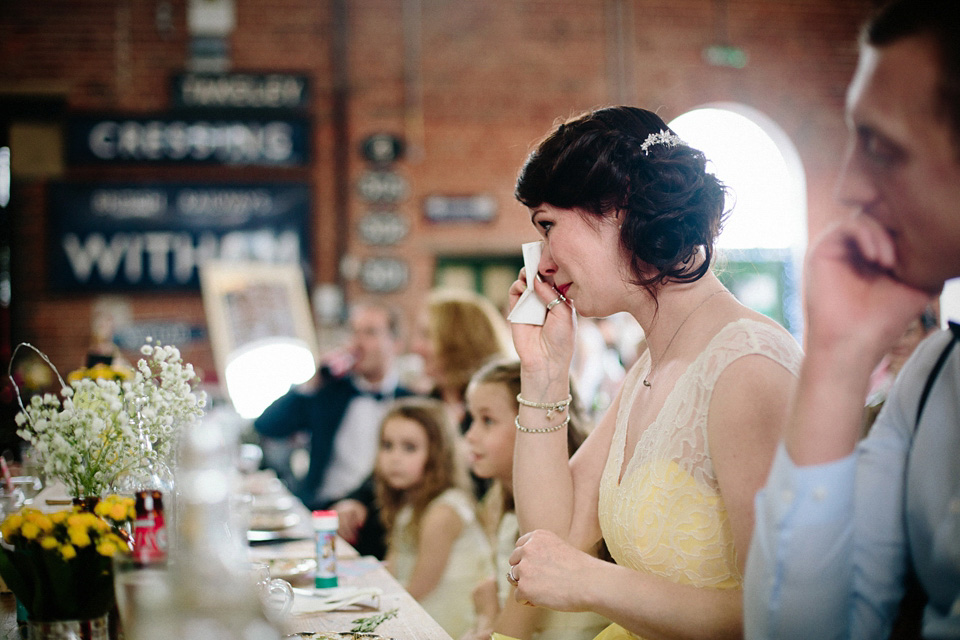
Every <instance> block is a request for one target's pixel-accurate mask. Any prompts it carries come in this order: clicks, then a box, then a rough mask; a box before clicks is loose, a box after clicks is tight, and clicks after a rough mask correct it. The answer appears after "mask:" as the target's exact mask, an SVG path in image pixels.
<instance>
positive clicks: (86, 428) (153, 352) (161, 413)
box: [11, 340, 206, 501]
mask: <svg viewBox="0 0 960 640" xmlns="http://www.w3.org/2000/svg"><path fill="white" fill-rule="evenodd" d="M21 347H27V348H30V349H33V350H34V351H36V352H37V353H38V354H39V355H40V357H41V358H43V360H44V361H45V362H46V363H47V364H49V365H50V367H51V368H52V369H53V370H54V372H55V373H56V374H57V379H58V380H59V382H60V385H61V389H60V393H59V394H52V393H45V394H42V395H35V396H33V397H32V398H30V400H29V401H28V403H27V404H26V405H24V404H23V401H22V399H21V398H20V395H19V389H18V390H17V398H18V401H20V408H21V411H20V412H19V413H18V414H17V415H16V418H15V419H16V424H17V427H18V429H17V435H19V436H20V437H21V438H23V439H24V440H26V441H27V442H28V443H30V444H31V445H32V446H33V448H34V450H35V451H36V453H37V456H38V458H39V460H40V464H41V465H42V468H43V472H44V473H45V474H46V475H47V477H48V478H55V479H57V480H59V481H61V482H62V483H63V484H64V485H65V486H66V488H67V491H68V493H69V494H70V496H71V497H72V498H74V500H75V501H77V500H83V499H85V498H93V500H94V501H96V499H98V498H99V497H100V496H102V495H103V494H104V493H105V492H106V491H107V490H108V489H110V488H111V487H113V486H114V483H115V481H116V480H117V478H118V477H120V476H122V475H123V474H126V473H129V472H131V471H132V470H135V469H137V468H140V467H145V466H155V467H163V466H165V465H166V461H167V460H169V459H170V456H171V454H172V452H173V451H174V448H175V446H176V440H177V435H178V433H179V431H180V429H182V428H183V427H184V426H185V425H187V424H189V423H190V422H191V421H193V420H196V419H198V418H199V417H200V416H202V415H203V407H204V405H205V404H206V394H205V393H204V392H203V391H198V390H197V388H196V387H197V386H198V384H199V377H198V376H197V374H196V372H195V371H194V368H193V365H191V364H189V363H184V362H183V359H182V357H181V355H180V351H179V350H178V349H177V348H176V347H173V346H169V345H160V344H152V341H149V340H148V342H147V344H145V345H144V346H143V347H142V348H141V350H140V353H141V354H142V355H143V356H144V357H142V358H141V359H140V360H139V361H138V362H137V365H136V367H135V368H134V369H132V370H131V369H126V368H123V367H109V366H107V365H95V366H94V367H91V368H88V369H81V370H78V371H75V372H72V373H71V374H70V375H68V376H67V379H68V381H69V384H68V383H67V382H64V381H63V378H61V377H60V374H59V372H58V371H57V369H56V367H55V366H53V364H52V363H51V362H50V361H49V359H47V357H46V356H45V355H44V354H43V353H42V352H40V351H39V350H37V349H36V348H35V347H33V346H32V345H29V344H27V343H22V344H20V345H18V346H17V349H20V348H21ZM14 357H16V350H15V351H14V354H13V357H11V367H12V364H13V358H14ZM11 379H12V378H11Z"/></svg>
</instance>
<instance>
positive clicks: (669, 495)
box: [599, 319, 802, 588]
mask: <svg viewBox="0 0 960 640" xmlns="http://www.w3.org/2000/svg"><path fill="white" fill-rule="evenodd" d="M747 355H762V356H765V357H768V358H770V359H771V360H773V361H774V362H777V363H779V364H781V365H782V366H783V367H785V368H786V369H788V370H789V371H790V372H791V373H793V374H794V375H797V373H798V371H799V369H800V361H801V358H802V352H801V350H800V347H799V345H797V343H796V341H795V340H794V339H793V338H792V337H791V336H790V335H789V334H787V333H786V332H785V331H783V330H782V329H778V328H775V327H772V326H771V325H769V324H766V323H763V322H759V321H756V320H750V319H741V320H737V321H735V322H731V323H730V324H728V325H726V326H725V327H723V329H721V330H720V331H719V332H718V333H717V335H715V336H714V337H713V339H712V340H711V341H710V343H709V344H708V345H707V347H706V349H705V350H704V351H703V353H701V354H700V355H699V356H698V357H697V359H696V360H694V362H692V363H691V364H690V366H689V367H688V368H687V370H686V371H685V372H684V373H683V375H682V376H681V377H680V378H679V379H678V381H677V384H676V386H675V387H674V388H673V390H672V391H671V392H670V394H669V395H668V397H667V399H666V401H665V403H664V405H663V407H662V409H661V410H660V412H659V414H658V415H657V418H656V419H655V420H654V422H653V423H652V424H651V425H650V426H649V427H648V428H647V429H646V430H645V431H644V432H643V433H642V434H641V435H640V438H639V440H638V442H637V445H636V448H635V450H634V452H633V454H632V456H631V458H630V460H629V462H628V463H627V467H626V469H624V472H623V478H622V480H620V481H619V482H618V478H619V476H620V471H621V469H623V460H624V448H625V446H626V435H627V421H628V416H629V415H630V410H631V408H632V406H633V400H634V398H635V397H636V392H637V390H638V387H639V384H640V381H641V379H642V375H641V374H642V373H646V371H647V369H648V368H649V355H646V356H644V358H646V362H643V361H641V362H640V363H639V364H638V365H637V366H635V367H634V368H633V370H632V371H631V372H630V374H629V375H628V376H627V378H626V379H625V380H624V393H623V402H622V404H621V406H620V410H619V412H618V414H617V423H616V431H615V433H614V437H613V442H612V444H611V447H610V453H609V456H608V458H607V463H606V466H605V468H604V471H603V476H602V477H601V480H600V501H599V519H600V527H601V529H602V531H603V535H604V538H605V540H606V542H607V546H608V547H609V549H610V553H611V555H613V557H614V558H615V559H616V561H617V563H618V564H621V565H624V566H627V567H631V568H633V569H635V570H638V571H646V572H649V573H653V574H656V575H660V576H663V577H665V578H668V579H670V580H672V581H674V582H678V583H683V584H692V585H696V586H703V587H706V586H712V587H717V588H726V587H736V586H739V585H740V584H741V583H742V580H743V577H742V576H741V575H740V571H739V568H738V566H737V559H736V553H735V549H734V546H733V536H732V533H731V531H730V523H729V520H728V517H727V512H726V508H725V507H724V505H723V500H722V498H721V496H720V490H719V486H718V484H717V478H716V474H715V473H714V469H713V463H712V461H711V459H710V454H709V451H710V449H709V443H708V442H707V411H708V408H709V406H710V397H711V394H712V393H713V388H714V386H715V385H716V382H717V379H718V378H719V377H720V374H721V373H722V372H723V370H724V369H725V368H726V367H727V366H728V365H729V364H730V363H732V362H733V361H735V360H737V359H738V358H741V357H743V356H747Z"/></svg>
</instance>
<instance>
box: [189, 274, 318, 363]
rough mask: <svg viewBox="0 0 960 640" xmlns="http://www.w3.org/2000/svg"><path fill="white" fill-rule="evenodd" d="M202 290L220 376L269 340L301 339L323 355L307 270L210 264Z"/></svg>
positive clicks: (202, 275)
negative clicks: (234, 360) (253, 347)
mask: <svg viewBox="0 0 960 640" xmlns="http://www.w3.org/2000/svg"><path fill="white" fill-rule="evenodd" d="M200 289H201V291H202V294H203V307H204V311H205V313H206V316H207V327H208V330H209V335H210V345H211V347H212V349H213V357H214V361H215V362H216V365H217V373H218V375H219V379H220V380H221V381H223V380H225V379H226V376H225V373H224V371H225V368H226V366H227V363H228V362H229V361H230V360H231V358H232V357H233V355H234V354H236V353H238V352H241V351H242V350H244V349H246V348H248V347H250V346H251V345H255V344H257V343H261V342H264V341H269V340H277V339H287V340H290V341H294V340H299V341H302V342H303V343H305V344H306V345H307V346H308V347H309V348H310V350H311V351H312V352H313V356H314V359H316V358H317V356H318V346H317V333H316V330H315V328H314V324H313V315H312V314H311V311H310V303H309V300H308V297H307V287H306V282H305V280H304V276H303V271H302V270H301V269H300V267H299V266H298V265H296V264H273V263H261V262H223V261H215V260H214V261H208V262H206V263H204V264H203V265H202V266H201V267H200Z"/></svg>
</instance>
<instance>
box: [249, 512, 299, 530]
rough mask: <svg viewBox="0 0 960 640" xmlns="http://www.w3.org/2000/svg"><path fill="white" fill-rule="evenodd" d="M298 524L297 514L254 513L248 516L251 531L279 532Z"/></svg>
mask: <svg viewBox="0 0 960 640" xmlns="http://www.w3.org/2000/svg"><path fill="white" fill-rule="evenodd" d="M298 522H300V515H299V514H297V513H295V512H294V513H284V512H282V511H281V512H277V513H254V514H251V516H250V530H251V531H280V530H281V529H288V528H289V527H292V526H293V525H295V524H297V523H298Z"/></svg>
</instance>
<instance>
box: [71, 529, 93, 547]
mask: <svg viewBox="0 0 960 640" xmlns="http://www.w3.org/2000/svg"><path fill="white" fill-rule="evenodd" d="M67 535H68V536H70V542H72V543H73V544H75V545H77V546H78V547H80V548H83V547H87V546H89V545H90V533H89V532H88V531H87V529H86V528H80V527H70V528H69V529H67Z"/></svg>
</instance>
